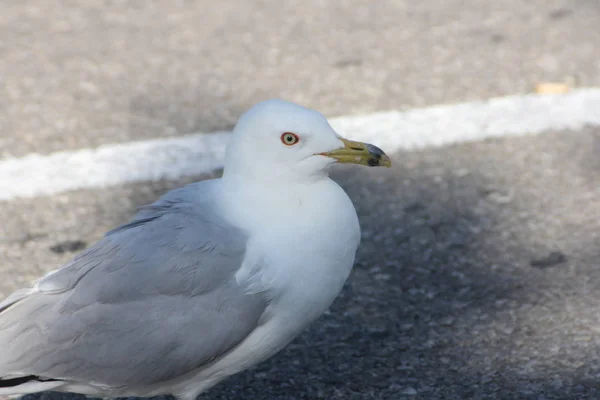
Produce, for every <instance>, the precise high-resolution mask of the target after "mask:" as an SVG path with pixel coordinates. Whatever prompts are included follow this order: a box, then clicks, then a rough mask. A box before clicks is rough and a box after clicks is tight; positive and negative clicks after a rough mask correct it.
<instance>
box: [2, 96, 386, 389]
mask: <svg viewBox="0 0 600 400" xmlns="http://www.w3.org/2000/svg"><path fill="white" fill-rule="evenodd" d="M230 140H231V141H230V143H229V144H228V147H227V152H226V157H225V168H224V171H223V176H222V177H221V178H219V179H212V180H206V181H202V182H198V183H194V184H191V185H187V186H184V187H182V188H180V189H176V190H173V191H171V192H168V193H167V194H165V195H163V196H162V197H161V198H160V199H158V200H157V201H156V202H155V203H153V204H151V205H148V206H146V207H144V208H142V209H141V210H140V211H139V212H138V213H137V214H136V215H135V216H134V217H133V219H132V220H131V221H129V222H128V223H126V224H124V225H122V226H120V227H118V228H116V229H114V230H112V231H110V232H108V233H107V234H106V235H105V237H104V238H102V239H101V240H100V241H98V242H97V243H95V244H93V245H92V246H91V247H89V248H88V249H87V250H85V251H83V252H82V253H80V254H79V255H77V256H76V257H74V258H73V259H72V260H71V261H70V262H68V263H67V264H66V265H64V266H63V267H62V268H60V269H58V270H56V271H54V272H51V273H50V274H48V275H46V276H44V277H43V278H41V279H40V280H39V281H38V282H37V284H36V285H35V287H34V288H32V289H24V290H21V291H17V292H15V293H13V294H12V295H11V296H9V297H8V298H7V299H6V300H5V301H3V302H2V303H0V349H1V351H0V395H2V394H25V393H32V392H38V391H43V390H53V391H63V392H77V393H82V394H86V395H91V396H102V397H117V396H141V397H149V396H155V395H162V394H172V395H174V396H176V397H178V398H181V399H183V400H193V399H195V398H196V396H198V394H200V393H201V392H203V391H205V390H206V389H208V388H210V387H211V386H213V385H215V384H216V383H218V382H219V381H221V380H222V379H224V378H226V377H227V376H230V375H232V374H235V373H237V372H240V371H242V370H244V369H247V368H248V367H250V366H252V365H255V364H256V363H259V362H261V361H263V360H265V359H267V358H269V357H271V356H273V355H274V354H275V353H277V352H278V351H280V350H281V349H282V348H283V347H285V346H286V345H287V344H288V343H289V342H290V341H291V340H292V339H294V338H295V337H296V336H297V335H298V334H299V333H300V332H301V331H302V330H304V328H306V327H307V325H308V324H310V323H311V322H312V321H314V320H315V319H316V318H317V317H319V316H320V315H321V314H322V313H323V312H324V311H325V310H326V309H327V308H328V307H329V306H330V305H331V303H332V302H333V300H334V299H335V298H336V297H337V295H338V294H339V292H340V291H341V289H342V286H343V284H344V282H345V281H346V279H347V278H348V275H349V273H350V270H351V268H352V265H353V263H354V258H355V253H356V250H357V247H358V245H359V242H360V227H359V222H358V217H357V215H356V211H355V209H354V206H353V204H352V202H351V200H350V198H349V197H348V196H347V194H346V193H345V192H344V190H343V189H342V188H341V187H340V186H339V185H338V184H336V183H335V182H334V181H333V180H331V179H330V178H329V174H328V169H329V167H330V166H331V165H332V164H334V163H336V162H340V163H354V164H363V165H368V166H390V160H389V158H388V157H387V156H386V155H385V154H384V153H383V151H381V150H380V149H379V148H377V147H375V146H373V145H370V144H365V143H360V142H353V141H350V140H346V139H343V138H342V137H340V136H339V135H338V134H337V133H336V132H335V131H334V130H333V129H332V128H331V126H330V125H329V123H328V122H327V120H326V118H325V117H324V116H323V115H322V114H320V113H318V112H317V111H314V110H310V109H307V108H304V107H301V106H299V105H296V104H293V103H289V102H285V101H281V100H267V101H264V102H261V103H259V104H257V105H255V106H254V107H252V108H251V109H250V110H248V111H247V112H246V113H245V114H244V115H242V117H241V118H240V119H239V121H238V123H237V124H236V126H235V128H234V130H233V134H232V136H231V139H230Z"/></svg>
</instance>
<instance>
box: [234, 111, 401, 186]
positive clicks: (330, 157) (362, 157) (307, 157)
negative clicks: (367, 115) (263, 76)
mask: <svg viewBox="0 0 600 400" xmlns="http://www.w3.org/2000/svg"><path fill="white" fill-rule="evenodd" d="M336 162H341V163H354V164H363V165H368V166H390V160H389V158H388V157H387V156H386V155H385V154H384V152H383V151H381V150H380V149H379V148H377V147H375V146H373V145H370V144H367V143H360V142H353V141H349V140H346V139H343V138H342V137H340V136H339V135H338V134H337V133H336V132H335V131H334V130H333V128H332V127H331V126H330V125H329V123H328V122H327V119H326V118H325V117H324V116H323V115H322V114H321V113H319V112H317V111H315V110H311V109H308V108H305V107H302V106H299V105H297V104H294V103H290V102H286V101H282V100H267V101H263V102H261V103H258V104H257V105H255V106H254V107H252V108H251V109H250V110H248V111H247V112H246V113H245V114H243V115H242V116H241V117H240V119H239V121H238V123H237V124H236V126H235V129H234V130H233V135H232V137H231V141H230V143H229V146H228V148H227V154H226V157H225V170H224V176H227V175H234V174H235V175H237V176H240V177H243V178H244V179H258V180H270V181H273V180H275V181H277V180H281V179H285V180H286V181H290V180H294V181H298V180H306V179H313V178H315V177H316V178H318V177H322V176H325V175H326V174H327V171H328V167H329V166H330V165H331V164H333V163H336Z"/></svg>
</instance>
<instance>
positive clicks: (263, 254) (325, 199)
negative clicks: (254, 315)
mask: <svg viewBox="0 0 600 400" xmlns="http://www.w3.org/2000/svg"><path fill="white" fill-rule="evenodd" d="M254 195H255V196H253V195H252V194H249V193H244V198H246V199H247V201H246V203H245V204H246V207H239V206H238V207H236V208H233V209H230V212H232V216H233V218H232V220H235V221H245V223H246V226H244V227H243V228H245V229H247V230H248V231H249V233H250V240H249V243H248V248H247V253H246V259H245V261H244V265H243V266H242V268H241V269H240V271H239V272H238V274H237V275H236V278H237V279H238V281H240V282H241V283H246V284H248V288H249V290H250V291H253V292H264V293H265V294H266V296H268V298H269V299H270V300H271V302H270V305H269V307H268V308H267V310H266V311H265V315H264V318H263V319H264V322H263V323H262V324H261V325H259V326H258V327H257V329H255V330H254V331H253V332H252V333H251V334H250V335H249V336H248V337H247V338H246V339H245V340H244V341H242V342H241V343H240V344H239V345H238V346H237V347H236V348H235V349H234V350H233V351H231V352H230V353H228V354H227V355H226V356H224V357H223V358H221V359H219V360H217V361H215V362H214V363H213V364H211V365H209V366H208V367H207V368H204V369H203V370H201V371H199V372H198V373H197V374H196V375H194V376H192V377H189V379H186V380H185V381H182V382H180V384H179V385H178V387H177V388H176V392H178V393H180V395H181V396H182V397H194V396H195V394H196V393H197V392H199V391H201V390H203V388H204V387H210V386H212V385H213V384H214V383H216V382H218V381H219V380H221V379H223V378H225V377H227V376H229V375H232V374H234V373H236V372H239V371H241V370H243V369H246V368H248V367H250V366H252V365H254V364H256V363H258V362H261V361H263V360H265V359H266V358H268V357H270V356H272V355H273V354H275V353H277V352H278V351H279V350H281V349H282V348H283V347H284V346H286V345H287V344H288V343H289V342H290V341H291V340H293V339H294V338H295V337H296V336H297V335H298V334H299V333H300V332H301V331H302V330H304V328H306V327H307V325H309V324H310V323H311V322H313V321H314V320H315V319H316V318H318V317H319V316H320V315H321V314H322V313H323V312H325V311H326V310H327V308H329V306H330V305H331V303H332V302H333V301H334V300H335V298H336V297H337V296H338V294H339V293H340V291H341V289H342V287H343V285H344V282H345V281H346V279H347V278H348V275H349V274H350V271H351V269H352V265H353V264H354V258H355V254H356V249H357V247H358V245H359V242H360V226H359V222H358V217H357V215H356V210H355V208H354V205H353V204H352V202H351V200H350V198H349V197H348V196H347V195H346V193H345V192H344V191H343V189H342V188H341V187H339V185H337V184H336V183H335V182H333V181H332V180H330V179H325V180H322V181H319V182H318V183H314V184H311V185H307V186H306V187H302V188H300V189H298V187H296V188H295V190H294V192H287V193H286V192H285V191H284V192H283V193H280V194H279V195H278V196H277V198H265V197H261V196H259V195H258V194H256V193H254ZM263 195H264V193H263ZM256 196H258V198H257V197H256ZM235 197H236V198H238V199H239V197H238V196H235ZM225 201H227V200H225ZM237 204H238V205H239V203H237Z"/></svg>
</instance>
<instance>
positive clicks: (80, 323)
mask: <svg viewBox="0 0 600 400" xmlns="http://www.w3.org/2000/svg"><path fill="white" fill-rule="evenodd" d="M217 185H218V181H217V180H213V181H204V182H200V183H196V184H192V185H188V186H186V187H184V188H181V189H178V190H174V191H172V192H169V193H168V194H166V195H165V196H163V197H162V198H161V199H160V200H159V201H157V202H156V203H154V204H152V205H150V206H147V207H145V208H143V209H142V210H141V211H140V212H139V213H138V214H137V215H136V216H135V217H134V218H133V219H132V220H131V221H130V222H129V223H127V224H125V225H123V226H121V227H118V228H117V229H115V230H113V231H111V232H109V233H108V234H107V235H106V236H105V237H104V238H103V239H102V240H100V241H99V242H97V243H96V244H94V245H93V246H91V247H90V248H88V249H87V250H85V251H84V252H82V253H81V254H79V255H78V256H76V257H75V258H74V259H73V260H72V261H70V262H69V263H67V264H66V265H65V266H64V267H63V268H62V269H60V270H58V271H56V272H54V273H52V274H50V275H48V276H46V277H44V278H43V279H42V280H40V281H39V282H38V284H37V286H36V287H35V288H34V289H31V290H26V291H20V292H16V293H15V294H14V295H13V296H11V297H9V298H8V299H7V300H5V301H4V302H3V303H0V349H1V351H0V395H2V394H24V393H30V392H36V391H40V390H48V389H52V390H61V391H77V392H80V393H84V394H91V395H97V394H101V395H107V396H113V395H115V396H116V395H118V396H123V395H144V393H143V392H142V393H141V392H140V390H145V391H146V393H147V395H153V394H154V393H160V391H161V390H160V388H161V385H162V384H164V383H165V382H168V381H170V380H173V379H177V378H179V377H181V376H183V375H185V374H187V373H190V372H192V371H194V370H197V369H199V368H202V366H203V365H205V364H207V363H209V362H211V361H212V360H215V359H217V358H219V356H221V355H222V354H224V353H226V352H227V351H228V350H230V349H232V348H234V347H235V346H236V345H237V344H238V343H240V342H241V341H242V340H243V339H244V338H245V337H246V336H247V335H248V334H249V333H250V332H252V331H253V330H254V329H255V327H256V326H257V324H258V321H259V319H260V318H261V315H262V314H263V312H264V310H265V307H266V305H267V304H266V300H265V299H264V297H263V295H262V294H261V293H254V294H250V293H247V291H246V290H245V288H244V287H243V286H241V285H240V284H239V283H238V282H237V281H236V279H235V273H236V272H237V270H238V269H239V267H240V265H241V263H242V260H243V258H244V252H245V246H246V240H247V238H246V237H245V235H244V234H243V233H242V232H241V231H239V230H238V229H236V228H235V227H233V226H231V225H230V224H228V223H227V222H225V221H224V220H223V218H221V217H220V216H219V215H216V214H215V213H213V212H209V211H207V210H215V209H216V207H215V204H214V202H215V201H216V200H215V196H214V193H215V190H216V186H217ZM153 388H154V389H156V390H155V391H154V392H152V390H154V389H153Z"/></svg>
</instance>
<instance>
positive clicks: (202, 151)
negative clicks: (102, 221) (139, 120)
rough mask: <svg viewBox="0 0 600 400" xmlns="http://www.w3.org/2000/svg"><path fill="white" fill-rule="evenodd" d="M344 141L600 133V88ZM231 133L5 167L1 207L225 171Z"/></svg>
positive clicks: (346, 127) (409, 115) (495, 103)
mask: <svg viewBox="0 0 600 400" xmlns="http://www.w3.org/2000/svg"><path fill="white" fill-rule="evenodd" d="M330 121H331V124H332V126H333V127H334V128H335V129H336V130H337V131H338V132H340V134H342V135H343V136H346V137H348V138H350V139H354V140H361V141H366V142H370V143H373V144H376V145H377V146H380V147H381V148H383V149H384V150H385V151H386V152H387V153H393V152H395V151H398V150H412V149H420V148H424V147H431V146H445V145H449V144H453V143H460V142H466V141H476V140H482V139H486V138H490V137H502V136H518V135H527V134H538V133H542V132H544V131H548V130H578V129H581V128H582V127H583V126H585V125H600V88H589V89H578V90H573V91H571V92H569V93H567V94H562V95H526V96H509V97H501V98H495V99H490V100H487V101H482V102H470V103H462V104H455V105H440V106H434V107H428V108H421V109H412V110H407V111H390V112H378V113H374V114H368V115H358V116H345V117H338V118H331V119H330ZM228 137H229V133H227V132H215V133H210V134H194V135H187V136H183V137H178V138H170V139H155V140H145V141H138V142H129V143H124V144H113V145H106V146H101V147H98V148H96V149H82V150H76V151H69V152H59V153H53V154H50V155H38V154H31V155H27V156H25V157H22V158H13V159H6V160H0V200H10V199H14V198H19V197H35V196H42V195H52V194H57V193H61V192H65V191H69V190H74V189H83V188H98V187H107V186H111V185H118V184H123V183H131V182H141V181H153V180H159V179H175V178H179V177H183V176H191V175H198V174H201V173H206V172H211V171H213V170H215V169H217V168H220V167H221V165H222V164H221V163H222V159H223V156H224V152H225V146H226V144H227V140H228Z"/></svg>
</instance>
